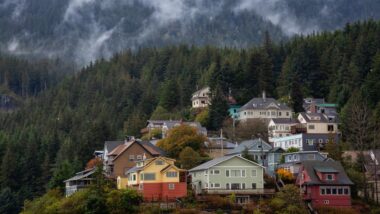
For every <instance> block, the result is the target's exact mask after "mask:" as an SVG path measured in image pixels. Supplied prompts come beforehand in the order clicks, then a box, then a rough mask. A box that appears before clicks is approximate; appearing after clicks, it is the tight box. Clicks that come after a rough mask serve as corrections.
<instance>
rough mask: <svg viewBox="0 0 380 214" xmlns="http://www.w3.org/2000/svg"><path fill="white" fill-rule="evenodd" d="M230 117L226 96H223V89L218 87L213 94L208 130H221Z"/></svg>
mask: <svg viewBox="0 0 380 214" xmlns="http://www.w3.org/2000/svg"><path fill="white" fill-rule="evenodd" d="M228 116H229V113H228V103H227V100H226V96H225V95H224V94H223V92H222V89H221V88H220V87H217V88H216V89H215V90H214V91H213V92H212V98H211V105H210V107H209V122H208V128H209V129H211V130H219V129H220V128H221V127H222V126H223V122H224V120H225V119H226V118H227V117H228Z"/></svg>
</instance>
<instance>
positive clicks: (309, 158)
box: [306, 154, 315, 160]
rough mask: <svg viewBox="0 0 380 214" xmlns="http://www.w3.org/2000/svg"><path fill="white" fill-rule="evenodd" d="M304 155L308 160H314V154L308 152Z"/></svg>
mask: <svg viewBox="0 0 380 214" xmlns="http://www.w3.org/2000/svg"><path fill="white" fill-rule="evenodd" d="M306 157H307V159H308V160H315V154H308V155H307V156H306Z"/></svg>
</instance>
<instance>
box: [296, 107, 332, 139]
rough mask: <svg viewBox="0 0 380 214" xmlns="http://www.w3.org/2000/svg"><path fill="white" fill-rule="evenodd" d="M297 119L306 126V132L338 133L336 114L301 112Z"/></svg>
mask: <svg viewBox="0 0 380 214" xmlns="http://www.w3.org/2000/svg"><path fill="white" fill-rule="evenodd" d="M297 119H298V121H299V122H300V123H301V124H302V125H304V126H305V127H306V132H307V133H308V134H329V133H333V134H336V133H339V130H338V117H337V116H336V115H327V114H322V113H305V112H302V113H300V114H299V115H298V118H297Z"/></svg>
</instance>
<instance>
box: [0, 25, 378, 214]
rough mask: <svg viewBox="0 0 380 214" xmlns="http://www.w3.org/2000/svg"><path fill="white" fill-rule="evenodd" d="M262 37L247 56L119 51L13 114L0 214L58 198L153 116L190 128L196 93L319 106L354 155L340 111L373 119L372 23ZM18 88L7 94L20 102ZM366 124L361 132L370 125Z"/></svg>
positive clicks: (2, 135)
mask: <svg viewBox="0 0 380 214" xmlns="http://www.w3.org/2000/svg"><path fill="white" fill-rule="evenodd" d="M265 35H266V36H265V37H264V40H263V42H262V45H260V46H258V47H254V48H250V49H233V48H217V47H211V46H205V47H195V46H187V45H179V46H169V47H164V48H145V49H140V50H138V51H130V50H125V51H124V52H122V53H119V54H115V55H114V56H113V57H112V58H111V59H110V60H102V59H100V60H97V61H95V62H93V63H91V64H90V65H88V66H86V67H85V68H83V69H82V70H81V71H80V72H78V73H75V74H74V75H72V76H68V77H65V78H64V79H62V80H61V81H60V82H59V84H57V86H56V87H51V88H49V89H47V90H43V91H42V92H41V93H39V95H38V96H37V97H36V98H30V99H27V101H26V103H25V104H24V106H23V107H22V108H21V109H19V110H18V111H15V112H13V113H2V114H1V115H0V130H1V131H0V157H1V158H0V185H1V191H0V209H3V210H7V211H9V212H16V211H19V209H20V207H21V206H22V204H23V201H24V200H25V199H30V198H34V197H36V196H39V195H41V194H43V193H44V192H45V191H46V190H47V189H51V188H57V187H58V188H62V187H63V183H62V181H63V180H65V179H66V178H68V177H70V176H72V175H73V174H74V172H76V171H78V170H80V169H82V168H83V167H84V165H85V164H86V162H87V161H88V160H89V159H91V157H92V154H93V151H94V150H95V149H101V148H102V147H103V143H104V141H105V140H114V139H123V138H124V137H125V135H134V136H139V135H140V129H141V128H143V127H144V126H145V124H146V120H147V119H149V118H151V117H152V116H155V117H159V116H160V115H163V116H164V117H170V118H182V119H185V120H188V119H191V117H192V114H191V112H190V110H189V108H190V105H191V102H190V97H191V94H192V92H194V91H195V90H196V89H197V88H199V87H202V86H205V85H210V86H211V88H212V91H214V92H217V93H219V94H221V95H222V96H223V95H226V94H227V93H228V92H229V91H231V93H232V95H233V96H234V97H235V99H236V100H237V101H238V103H240V104H243V103H245V102H247V101H248V100H250V99H251V98H252V97H254V96H259V95H260V94H261V91H262V90H265V91H266V92H267V94H268V96H273V97H275V98H279V99H282V100H284V101H286V102H288V103H289V104H290V105H291V106H292V107H293V108H294V109H295V111H296V112H298V111H300V105H301V104H302V103H301V102H300V100H301V101H302V98H303V97H308V96H312V97H325V98H327V100H328V101H329V102H336V103H338V104H339V106H340V107H341V109H342V116H343V118H342V121H343V128H344V127H346V128H347V130H348V131H347V132H346V133H347V134H346V136H344V139H345V140H346V141H347V142H351V143H352V146H355V144H354V143H353V142H355V143H356V141H355V139H354V138H353V137H352V136H353V135H354V134H355V133H353V132H349V131H350V128H349V127H347V126H345V124H344V123H346V122H347V121H348V122H347V123H349V121H352V120H353V119H354V118H350V115H352V114H350V110H351V108H348V107H347V106H355V105H360V106H363V108H368V109H370V110H371V109H373V110H374V113H373V115H375V116H376V115H379V114H377V112H380V111H379V109H380V107H379V106H380V105H379V104H378V103H379V101H380V80H379V78H380V40H379V39H378V38H380V22H375V21H366V22H361V23H356V24H352V25H346V26H345V27H344V28H343V29H342V30H338V31H335V32H331V33H320V34H314V35H309V36H305V37H303V36H299V37H296V38H294V39H292V40H291V41H289V42H287V43H284V44H275V43H274V42H272V41H271V38H270V36H269V34H265ZM48 70H49V69H48ZM20 78H22V76H21V77H20ZM53 79H54V77H53ZM53 82H54V81H53ZM42 85H44V84H42ZM23 87H24V86H23V84H19V85H18V87H17V88H14V89H12V90H13V91H15V92H17V93H20V94H21V95H23V92H22V91H23ZM43 88H44V87H43ZM35 90H37V89H32V90H28V91H30V92H28V93H32V94H33V93H34V91H35ZM37 91H40V90H37ZM371 115H372V113H371ZM371 115H367V116H368V117H367V119H368V121H366V122H368V124H370V122H371V121H373V119H372V118H375V121H374V122H376V121H378V120H377V119H376V118H379V117H378V116H376V117H372V116H373V115H372V116H371ZM211 128H215V127H211ZM368 130H369V129H368ZM371 130H372V129H371ZM371 133H372V132H368V133H366V134H367V135H369V134H371ZM371 135H372V134H371ZM363 142H364V143H366V141H363ZM364 146H365V145H364Z"/></svg>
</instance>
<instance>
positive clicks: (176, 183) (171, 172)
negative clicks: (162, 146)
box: [126, 157, 187, 201]
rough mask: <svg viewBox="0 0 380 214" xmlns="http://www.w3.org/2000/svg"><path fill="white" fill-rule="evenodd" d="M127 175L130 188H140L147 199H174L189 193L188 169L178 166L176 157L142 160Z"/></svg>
mask: <svg viewBox="0 0 380 214" xmlns="http://www.w3.org/2000/svg"><path fill="white" fill-rule="evenodd" d="M126 175H127V176H128V188H133V189H136V190H138V191H139V192H140V193H141V194H142V195H143V197H144V200H145V201H174V200H176V199H178V198H182V197H185V196H186V195H187V183H186V170H183V169H180V168H178V167H176V166H175V160H174V159H170V158H166V157H155V158H150V159H146V160H141V161H138V162H136V165H135V167H133V168H131V169H129V170H128V171H127V174H126Z"/></svg>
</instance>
